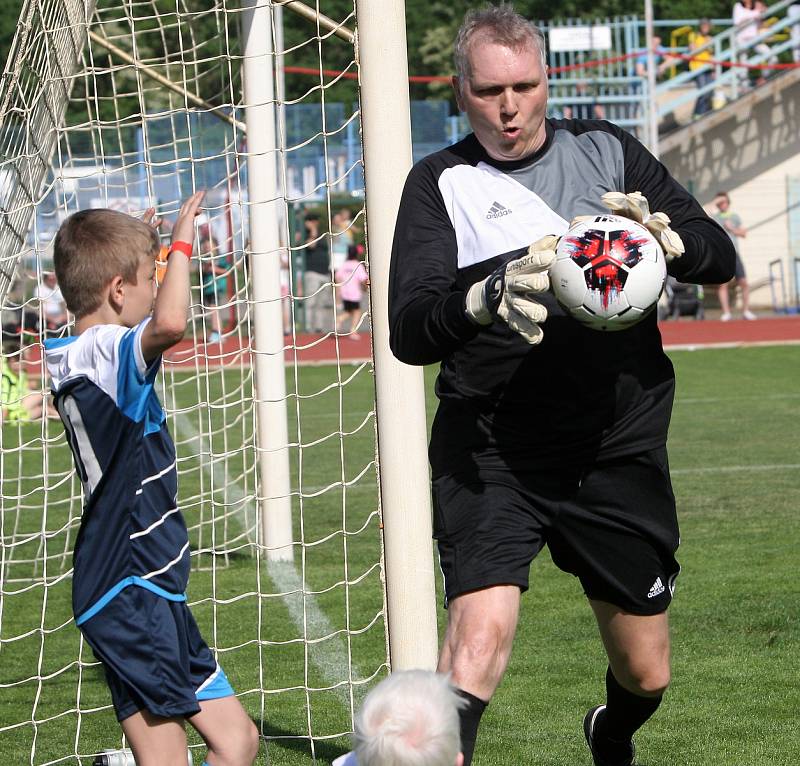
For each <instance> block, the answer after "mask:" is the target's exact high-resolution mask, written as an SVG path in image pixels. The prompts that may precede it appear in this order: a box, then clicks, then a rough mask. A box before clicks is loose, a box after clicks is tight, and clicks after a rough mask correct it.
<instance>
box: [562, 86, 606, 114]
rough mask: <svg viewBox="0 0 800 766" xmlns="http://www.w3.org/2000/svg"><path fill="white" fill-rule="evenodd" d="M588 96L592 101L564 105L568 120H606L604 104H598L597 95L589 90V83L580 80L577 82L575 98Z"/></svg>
mask: <svg viewBox="0 0 800 766" xmlns="http://www.w3.org/2000/svg"><path fill="white" fill-rule="evenodd" d="M586 97H589V98H591V99H592V101H591V102H578V103H574V104H567V105H566V106H565V107H564V117H566V118H567V119H568V120H604V119H605V118H606V113H605V110H604V109H603V105H602V104H598V103H597V98H596V95H595V94H594V93H590V92H589V83H587V82H586V80H578V81H577V82H576V83H575V98H586Z"/></svg>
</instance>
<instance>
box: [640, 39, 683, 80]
mask: <svg viewBox="0 0 800 766" xmlns="http://www.w3.org/2000/svg"><path fill="white" fill-rule="evenodd" d="M673 59H674V56H670V55H669V52H668V51H667V50H666V49H665V48H664V47H662V45H661V38H660V37H659V36H658V35H653V65H654V66H655V68H656V79H658V78H659V77H660V76H661V75H662V74H663V73H664V70H666V69H667V68H668V67H670V66H672V64H673ZM634 71H635V73H636V75H637V76H638V77H643V78H645V79H647V49H645V50H643V51H642V52H641V53H640V54H639V55H638V56H637V57H636V63H635V64H634Z"/></svg>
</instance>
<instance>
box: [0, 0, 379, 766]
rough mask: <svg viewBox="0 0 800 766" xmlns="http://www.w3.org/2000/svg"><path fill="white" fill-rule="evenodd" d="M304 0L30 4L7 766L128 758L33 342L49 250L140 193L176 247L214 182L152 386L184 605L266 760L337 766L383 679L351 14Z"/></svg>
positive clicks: (4, 200)
mask: <svg viewBox="0 0 800 766" xmlns="http://www.w3.org/2000/svg"><path fill="white" fill-rule="evenodd" d="M300 5H301V4H299V3H287V4H285V6H284V7H281V6H280V5H273V4H271V3H267V2H265V1H264V0H262V2H252V3H248V2H245V3H242V4H232V3H227V2H225V1H224V0H220V1H219V2H217V1H215V0H202V1H198V2H194V0H170V2H167V0H141V1H139V0H124V1H123V2H118V1H117V0H113V1H112V0H98V2H96V3H95V2H93V0H86V2H76V0H27V1H26V2H25V3H24V5H23V9H22V13H21V18H20V24H19V27H18V31H17V34H16V37H15V40H14V43H13V47H12V50H11V54H10V56H9V59H8V61H7V62H6V64H5V68H4V70H3V75H2V81H1V82H0V147H1V148H2V151H0V220H2V227H1V228H0V232H2V233H0V295H1V296H3V302H2V319H3V351H2V367H3V378H4V383H3V389H2V401H0V405H1V406H2V409H3V422H2V430H0V470H1V474H0V489H1V491H0V695H2V706H1V709H2V712H1V713H0V752H2V753H3V757H4V760H5V761H7V762H8V763H19V764H22V763H30V764H54V763H72V764H79V763H80V764H90V763H92V761H93V759H94V757H95V755H96V754H97V753H100V752H102V751H103V750H105V749H116V748H120V747H122V746H124V742H123V740H122V735H121V733H120V730H119V727H118V726H117V725H116V723H115V717H114V713H113V710H112V709H111V707H110V699H109V694H108V691H107V689H106V687H105V683H104V679H103V675H102V669H101V668H100V666H99V665H98V663H97V662H96V660H95V658H94V656H93V655H92V652H91V650H90V649H89V647H88V646H87V645H86V644H85V643H84V642H83V640H82V638H81V636H80V633H79V631H78V630H77V629H76V627H75V625H74V621H73V618H72V612H71V601H70V592H71V567H72V551H73V548H74V545H75V539H76V535H77V532H78V528H79V523H80V516H81V508H82V495H81V488H80V482H79V481H78V479H77V477H76V475H75V473H74V471H73V467H72V460H71V456H70V453H69V449H68V447H67V443H66V440H65V436H64V433H63V429H62V426H61V424H60V422H59V421H58V420H57V419H56V420H53V419H50V418H48V417H47V407H48V406H49V402H48V398H47V395H46V394H47V391H48V381H47V378H46V375H45V370H44V366H43V363H42V343H43V341H44V339H45V338H47V337H61V336H65V335H68V334H69V333H70V331H71V323H72V317H71V316H68V315H65V314H64V313H63V305H62V304H61V302H60V300H59V293H58V292H57V290H56V288H55V286H54V284H53V279H52V277H51V272H52V240H53V236H54V234H55V232H56V230H57V228H58V226H59V224H60V223H61V222H62V221H63V220H64V219H65V218H66V217H67V216H68V215H69V214H71V213H73V212H75V211H77V210H79V209H83V208H88V207H110V208H115V209H118V210H122V211H124V212H128V213H130V214H132V215H137V216H138V215H141V214H142V213H143V212H144V211H145V210H146V209H147V208H148V207H149V206H154V207H155V208H156V210H157V214H158V216H160V217H162V218H163V220H164V223H163V224H162V226H161V233H162V234H163V235H164V241H165V242H167V241H168V239H169V233H168V231H169V225H170V223H171V222H172V221H174V219H175V216H176V213H177V210H178V208H179V206H180V202H181V200H182V199H184V198H186V197H187V196H188V195H189V194H191V193H192V192H193V191H195V190H197V189H206V190H207V195H206V199H205V203H204V212H203V215H202V216H201V217H200V219H199V220H198V226H197V234H196V240H195V257H194V258H193V260H192V269H193V276H192V287H191V320H190V324H189V330H188V331H187V335H186V338H185V339H184V341H183V342H181V343H180V344H179V345H178V346H177V347H175V348H174V349H173V350H171V351H170V352H169V353H168V355H167V356H166V357H165V359H164V362H163V366H162V373H161V375H160V378H159V386H160V389H159V395H160V398H161V400H162V403H163V405H164V408H165V410H166V412H167V417H168V421H169V426H170V430H171V433H172V435H173V438H174V440H175V444H176V448H177V455H178V457H177V464H178V472H179V507H180V509H181V511H182V513H183V514H184V517H185V519H186V522H187V525H188V527H189V531H190V539H191V548H192V561H193V571H192V575H191V577H190V582H189V590H188V593H187V596H188V600H189V602H190V605H191V608H192V611H193V613H194V615H195V617H196V619H197V620H198V623H199V624H200V627H201V630H202V632H203V634H204V636H205V638H206V640H207V641H208V642H209V644H210V645H211V646H212V648H213V649H214V651H215V652H216V653H217V655H218V658H219V661H220V663H221V664H222V666H223V667H224V668H225V671H226V673H227V675H228V677H229V678H230V680H231V682H232V684H233V686H234V688H235V689H236V691H237V694H238V695H239V697H240V699H241V701H242V703H243V704H244V706H245V708H246V710H247V711H248V713H249V714H250V715H251V716H252V717H253V719H254V720H255V721H256V723H257V724H258V726H259V729H260V732H261V734H262V753H261V755H260V756H259V757H260V758H264V753H265V751H266V757H267V760H268V762H269V763H272V764H295V763H297V764H300V763H310V762H319V763H327V762H330V760H332V758H333V757H335V756H337V755H338V754H340V753H341V752H342V751H343V750H344V749H347V746H348V738H347V734H348V733H349V732H350V731H351V730H352V723H353V715H354V711H355V710H356V709H357V707H358V704H359V702H360V700H361V699H362V697H363V695H364V693H365V692H366V691H367V690H368V688H369V687H370V686H371V685H372V684H373V683H374V682H375V681H376V680H378V679H379V678H381V677H382V676H383V675H385V673H386V672H387V669H388V665H389V663H388V650H387V641H386V608H385V593H384V587H383V568H382V549H381V545H382V543H381V534H380V527H381V512H380V503H379V493H378V475H377V474H378V472H377V468H376V464H377V460H376V436H375V432H376V427H375V406H374V396H375V393H374V392H375V389H374V381H373V372H374V371H373V362H372V358H371V346H370V336H369V329H370V314H369V305H368V301H367V300H366V296H365V297H364V298H362V299H361V300H360V301H359V300H358V296H357V293H358V290H357V289H356V291H355V293H356V298H353V297H352V295H351V298H349V299H348V300H349V302H348V309H349V311H348V313H346V314H344V313H342V315H341V316H338V317H337V314H338V313H340V309H341V306H340V304H341V289H342V280H350V281H351V282H353V281H354V280H356V279H357V278H358V270H355V271H354V270H352V269H351V270H350V271H349V272H341V271H340V267H341V266H342V264H343V263H344V262H345V260H346V258H347V255H348V252H349V254H350V257H351V259H355V261H357V262H366V249H365V244H366V240H365V228H366V227H365V208H364V174H363V158H362V147H361V142H360V112H359V108H360V107H359V93H358V90H357V81H356V78H357V76H358V67H357V63H356V56H355V53H354V45H353V41H352V35H351V34H350V31H349V30H351V29H352V28H354V27H355V11H354V7H353V3H352V1H351V3H350V5H349V6H348V4H347V2H336V1H334V0H332V1H331V2H330V3H328V4H324V3H321V2H320V3H318V4H317V7H316V8H315V9H311V11H310V12H309V9H308V8H307V7H305V8H300ZM289 6H295V10H305V11H306V12H305V14H304V15H299V14H297V13H291V12H290V9H289ZM281 11H283V12H282V13H281ZM320 11H322V12H323V13H325V14H326V15H325V16H323V15H322V14H321V13H320ZM328 17H330V18H328ZM320 264H322V265H320ZM341 273H349V275H350V276H347V277H342V276H341ZM351 287H352V285H351ZM348 294H351V293H349V292H348ZM6 380H7V381H8V383H6ZM37 406H38V407H39V408H40V409H42V408H44V412H43V414H42V416H41V417H38V416H37V412H36V407H37ZM190 744H191V745H192V746H193V747H195V748H197V753H196V755H195V763H199V762H200V760H201V754H202V748H201V746H200V743H199V740H197V739H196V738H195V739H190Z"/></svg>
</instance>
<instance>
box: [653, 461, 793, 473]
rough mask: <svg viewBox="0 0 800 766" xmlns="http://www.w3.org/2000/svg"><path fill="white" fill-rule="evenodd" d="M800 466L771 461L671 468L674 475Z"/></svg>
mask: <svg viewBox="0 0 800 766" xmlns="http://www.w3.org/2000/svg"><path fill="white" fill-rule="evenodd" d="M798 468H800V463H770V464H767V465H716V466H715V465H710V466H702V467H699V468H670V469H669V472H670V474H672V475H676V474H685V475H688V474H697V473H746V472H749V471H750V472H752V471H792V470H796V469H798Z"/></svg>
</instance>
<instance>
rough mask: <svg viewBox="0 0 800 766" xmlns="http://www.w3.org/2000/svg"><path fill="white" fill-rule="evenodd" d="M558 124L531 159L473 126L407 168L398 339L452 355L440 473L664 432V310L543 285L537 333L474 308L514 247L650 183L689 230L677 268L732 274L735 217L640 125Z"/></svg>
mask: <svg viewBox="0 0 800 766" xmlns="http://www.w3.org/2000/svg"><path fill="white" fill-rule="evenodd" d="M546 130H547V135H546V141H545V144H544V145H543V146H542V148H541V149H539V150H538V151H537V152H536V153H535V154H533V155H532V156H530V157H527V158H525V159H524V160H520V161H517V162H498V161H496V160H492V159H491V158H490V157H489V156H488V155H487V154H486V152H485V150H484V149H483V147H482V146H481V145H480V144H479V143H478V141H477V139H476V138H475V136H474V135H470V136H468V137H467V138H465V139H464V140H463V141H461V142H459V143H457V144H455V145H453V146H451V147H448V148H447V149H444V150H442V151H440V152H436V153H435V154H432V155H430V156H429V157H427V158H425V159H424V160H422V161H421V162H420V163H418V164H417V165H416V166H415V167H414V168H413V169H412V171H411V173H410V174H409V177H408V180H407V181H406V186H405V189H404V192H403V197H402V201H401V204H400V210H399V214H398V219H397V226H396V230H395V239H394V246H393V252H392V265H391V273H390V286H389V291H390V296H389V299H390V304H389V319H390V325H391V337H390V342H391V347H392V350H393V352H394V353H395V355H396V356H397V357H398V358H399V359H400V360H401V361H404V362H406V363H409V364H429V363H432V362H441V370H440V373H439V377H438V379H437V384H436V392H437V395H438V397H439V399H440V406H439V410H438V412H437V416H436V420H435V421H434V424H433V429H432V437H431V445H430V458H431V464H432V467H433V472H434V475H438V474H441V473H451V472H455V471H460V470H468V469H471V468H474V467H511V468H514V469H521V470H524V469H526V468H533V467H535V466H542V465H547V466H549V465H559V464H563V462H564V461H586V460H595V459H597V458H598V457H601V458H614V457H617V456H620V455H624V454H633V453H636V452H640V451H642V450H646V449H651V448H653V447H656V446H660V445H662V444H663V443H664V442H665V441H666V435H667V427H668V425H669V417H670V412H671V408H672V398H673V392H674V374H673V370H672V365H671V364H670V362H669V359H668V358H667V357H666V355H665V354H664V352H663V349H662V346H661V336H660V334H659V331H658V327H657V324H656V317H655V315H654V314H651V315H650V316H648V317H647V318H645V319H644V320H643V321H642V322H640V323H639V324H638V325H635V326H634V327H632V328H629V329H627V330H623V331H619V332H610V333H602V332H598V331H594V330H591V329H588V328H586V327H584V326H582V325H580V324H579V323H578V322H576V321H575V320H574V319H572V318H571V317H568V316H567V315H566V314H565V313H564V311H563V310H562V309H561V308H560V307H559V306H558V304H557V302H556V301H555V299H554V298H553V296H552V295H551V294H549V293H548V294H544V295H543V296H542V298H541V302H542V303H544V304H545V305H546V306H547V309H548V319H547V321H546V322H545V323H544V325H543V329H544V339H543V341H542V343H541V344H540V345H539V346H529V345H528V344H527V343H525V341H523V340H522V339H521V338H520V337H519V336H518V335H517V334H516V333H514V332H513V331H511V330H510V329H509V328H508V327H507V326H505V325H504V324H503V323H502V322H495V323H493V324H492V325H489V326H488V327H479V326H477V325H475V324H474V323H473V322H472V321H471V320H470V319H469V318H468V317H467V315H466V313H465V311H464V302H465V294H466V291H467V290H468V289H469V287H470V286H471V285H473V284H474V283H476V282H478V281H480V280H482V279H484V278H485V277H486V276H488V275H489V274H490V273H491V272H492V271H494V270H495V269H496V268H497V267H498V266H499V265H500V264H501V263H503V262H504V261H505V260H507V259H508V258H509V257H510V255H509V254H511V253H519V251H520V250H521V249H522V248H525V247H527V246H528V245H529V244H530V243H531V242H534V241H536V240H537V239H539V238H540V237H542V236H544V235H546V234H559V235H560V234H563V233H564V232H565V231H566V229H567V228H568V225H569V221H570V220H572V218H574V217H575V216H576V215H587V214H598V213H606V212H608V211H607V210H606V208H605V207H604V206H603V204H602V201H601V199H600V197H601V195H602V194H604V193H605V192H607V191H624V192H632V191H640V192H641V193H642V194H643V195H644V196H645V197H646V198H647V199H648V201H649V203H650V209H651V210H653V211H663V212H665V213H666V214H667V215H669V217H670V219H671V221H672V224H671V225H672V228H673V229H675V231H677V232H678V233H679V234H680V236H681V238H682V239H683V242H684V245H685V246H686V252H685V253H684V255H683V256H681V257H680V258H678V259H675V260H674V261H672V263H671V264H670V266H669V273H670V274H672V275H673V276H675V277H677V278H678V279H679V280H680V281H682V282H695V283H719V282H724V281H727V280H728V279H730V278H731V277H732V275H733V270H734V265H735V253H734V251H733V249H732V247H731V245H730V240H729V239H728V237H727V236H726V235H725V233H724V231H723V230H722V229H721V228H720V227H719V226H718V225H717V224H716V223H715V222H714V221H712V220H711V219H710V218H709V217H708V216H707V215H706V214H705V212H704V211H703V210H702V208H701V207H700V205H699V204H698V203H697V202H696V201H695V200H694V199H693V198H692V196H691V195H690V194H689V193H688V192H687V191H686V190H685V189H684V188H683V187H682V186H680V184H678V183H677V182H676V181H675V180H674V179H673V178H672V177H671V176H670V175H669V173H668V171H667V170H666V168H664V166H663V165H661V164H660V163H659V162H658V161H657V160H656V159H655V158H654V157H653V156H652V155H651V154H650V153H649V152H647V150H646V149H644V147H642V145H641V144H640V143H639V142H638V141H636V139H634V138H633V137H631V136H630V135H629V134H627V133H626V132H624V131H622V130H621V129H620V128H618V127H616V126H615V125H612V124H611V123H608V122H603V121H592V120H547V122H546Z"/></svg>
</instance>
